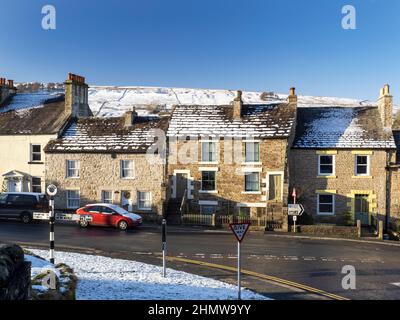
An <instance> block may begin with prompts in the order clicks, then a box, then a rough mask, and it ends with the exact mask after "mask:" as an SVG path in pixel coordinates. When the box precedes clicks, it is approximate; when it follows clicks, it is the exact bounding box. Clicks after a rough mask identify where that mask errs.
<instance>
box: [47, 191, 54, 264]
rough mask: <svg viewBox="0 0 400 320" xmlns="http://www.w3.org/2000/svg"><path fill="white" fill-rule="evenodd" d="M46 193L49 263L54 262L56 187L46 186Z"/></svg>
mask: <svg viewBox="0 0 400 320" xmlns="http://www.w3.org/2000/svg"><path fill="white" fill-rule="evenodd" d="M46 191H47V194H48V195H49V197H50V199H49V206H50V212H49V213H50V217H49V223H50V263H52V264H54V224H55V221H56V217H55V213H54V196H55V195H56V194H57V187H56V186H55V185H53V184H51V185H49V186H48V187H47V190H46Z"/></svg>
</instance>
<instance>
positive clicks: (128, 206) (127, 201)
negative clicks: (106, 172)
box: [121, 191, 133, 212]
mask: <svg viewBox="0 0 400 320" xmlns="http://www.w3.org/2000/svg"><path fill="white" fill-rule="evenodd" d="M121 207H122V208H124V209H125V210H127V211H129V212H132V211H133V207H132V195H131V192H130V191H121Z"/></svg>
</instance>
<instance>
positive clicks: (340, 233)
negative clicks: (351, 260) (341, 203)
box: [299, 225, 358, 239]
mask: <svg viewBox="0 0 400 320" xmlns="http://www.w3.org/2000/svg"><path fill="white" fill-rule="evenodd" d="M299 231H300V232H301V233H303V234H312V235H317V236H329V237H332V236H333V237H340V238H349V239H356V238H358V229H357V227H345V226H334V225H312V226H303V225H301V226H299Z"/></svg>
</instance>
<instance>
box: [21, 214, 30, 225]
mask: <svg viewBox="0 0 400 320" xmlns="http://www.w3.org/2000/svg"><path fill="white" fill-rule="evenodd" d="M21 221H22V222H23V223H30V222H31V221H32V217H31V214H30V213H28V212H25V213H23V214H22V215H21Z"/></svg>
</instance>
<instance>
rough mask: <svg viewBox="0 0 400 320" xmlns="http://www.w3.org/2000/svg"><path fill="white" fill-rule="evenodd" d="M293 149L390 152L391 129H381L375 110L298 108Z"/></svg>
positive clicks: (370, 108) (392, 142) (358, 108)
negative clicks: (375, 150) (388, 150)
mask: <svg viewBox="0 0 400 320" xmlns="http://www.w3.org/2000/svg"><path fill="white" fill-rule="evenodd" d="M293 147H294V148H312V149H327V148H333V149H335V148H338V149H342V148H343V149H346V148H350V149H365V148H369V149H391V148H393V149H394V148H396V145H395V143H394V139H393V134H392V132H391V130H385V129H384V128H383V126H382V123H381V119H380V115H379V111H378V108H377V107H353V108H348V107H309V108H298V110H297V126H296V134H295V139H294V142H293Z"/></svg>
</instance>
